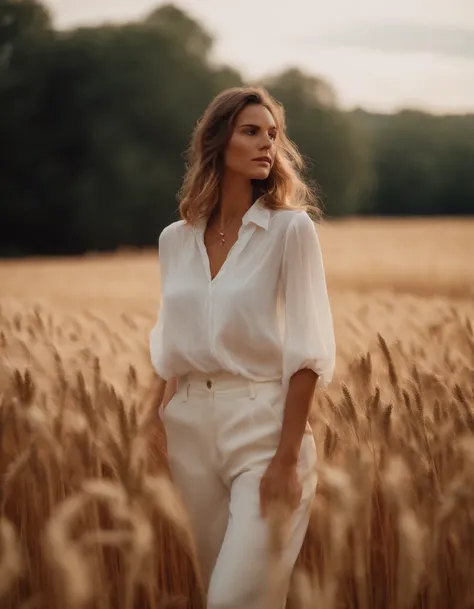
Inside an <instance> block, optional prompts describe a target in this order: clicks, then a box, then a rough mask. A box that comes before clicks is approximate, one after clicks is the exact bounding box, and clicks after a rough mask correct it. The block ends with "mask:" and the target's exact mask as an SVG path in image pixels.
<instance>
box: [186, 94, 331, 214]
mask: <svg viewBox="0 0 474 609" xmlns="http://www.w3.org/2000/svg"><path fill="white" fill-rule="evenodd" d="M250 104H260V105H262V106H265V108H267V109H268V110H269V112H270V113H271V114H272V116H273V119H274V121H275V123H276V126H277V128H278V138H277V149H276V155H275V160H274V163H273V166H272V169H271V172H270V174H269V176H268V178H266V179H265V180H252V183H253V187H254V198H255V199H257V198H262V200H263V202H264V204H265V205H266V207H268V208H270V209H304V210H305V211H307V212H308V213H310V214H311V215H312V216H316V217H319V216H320V213H321V212H320V209H319V207H318V204H317V199H316V194H315V191H314V190H313V188H311V187H310V186H309V185H308V184H306V183H305V181H304V180H303V178H302V175H301V173H302V170H303V168H304V162H303V158H302V156H301V154H300V153H299V152H298V149H297V147H296V145H295V144H294V143H293V142H292V141H291V140H290V139H289V138H288V136H287V135H286V132H285V130H286V120H285V112H284V109H283V106H282V105H281V104H280V103H279V102H278V101H277V100H276V99H274V98H273V97H272V96H271V95H270V93H268V91H266V90H265V89H263V88H262V87H233V88H231V89H226V90H224V91H222V92H221V93H219V94H218V95H217V96H216V97H215V98H214V99H213V100H212V102H211V103H210V104H209V106H208V107H207V109H206V110H205V112H204V114H203V115H202V117H201V118H200V119H199V121H198V122H197V124H196V128H195V129H194V132H193V135H192V138H191V143H190V146H189V148H188V150H187V162H186V173H185V175H184V180H183V184H182V186H181V189H180V192H179V197H178V198H179V212H180V216H181V219H183V220H185V221H186V222H188V223H190V224H195V223H196V222H197V221H198V220H200V219H201V218H208V217H209V216H210V215H211V213H212V211H213V210H214V208H215V207H216V206H217V205H218V203H219V198H220V175H221V172H222V169H223V157H224V154H223V153H224V151H225V148H226V146H227V143H228V141H229V139H230V137H231V136H232V133H233V130H234V126H235V122H236V119H237V117H238V115H239V113H240V112H241V111H242V110H243V109H244V108H245V107H246V106H248V105H250Z"/></svg>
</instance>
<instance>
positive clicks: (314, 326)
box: [150, 88, 335, 609]
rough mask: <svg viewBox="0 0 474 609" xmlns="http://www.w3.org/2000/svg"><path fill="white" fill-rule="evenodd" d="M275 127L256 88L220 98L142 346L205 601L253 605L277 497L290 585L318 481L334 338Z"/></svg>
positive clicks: (294, 166)
mask: <svg viewBox="0 0 474 609" xmlns="http://www.w3.org/2000/svg"><path fill="white" fill-rule="evenodd" d="M284 127H285V125H284V114H283V110H282V108H281V106H280V105H279V104H278V103H277V102H276V101H275V100H274V99H273V98H272V97H271V96H270V95H269V94H268V93H267V92H266V91H265V90H263V89H261V88H232V89H229V90H226V91H224V92H222V93H221V94H219V95H218V96H217V97H216V98H215V99H214V100H213V102H212V103H211V104H210V106H209V107H208V108H207V110H206V112H205V113H204V115H203V117H202V118H201V120H200V121H199V122H198V124H197V126H196V129H195V132H194V134H193V139H192V143H191V147H190V162H189V165H188V168H187V172H186V175H185V179H184V183H183V187H182V190H181V199H180V215H181V220H179V221H177V222H174V223H172V224H170V225H169V226H167V227H166V228H165V229H164V230H163V231H162V233H161V235H160V237H159V262H160V274H161V294H162V304H161V309H160V313H159V316H158V321H157V324H156V325H155V327H154V328H153V330H152V332H151V334H150V352H151V359H152V363H153V366H154V368H155V370H156V372H157V374H158V375H159V377H161V379H162V382H161V384H160V387H161V389H160V395H159V403H160V404H162V406H161V407H160V413H161V416H162V418H163V422H164V427H165V430H166V436H167V446H168V458H169V464H170V468H171V472H172V476H173V479H174V482H175V484H176V485H177V487H178V489H179V491H180V493H181V496H182V498H183V500H184V503H185V505H186V507H187V509H188V511H189V514H190V517H191V521H192V523H193V527H194V534H195V539H196V543H197V549H198V557H199V561H200V565H201V569H202V577H203V580H204V583H205V585H206V588H207V592H208V594H207V596H208V600H207V602H208V605H207V607H208V609H218V608H219V609H223V608H226V609H244V608H245V609H261V607H262V604H261V603H262V586H263V585H264V582H265V577H266V575H267V573H266V569H267V561H266V556H267V538H268V519H267V518H266V517H267V515H268V509H269V507H270V506H272V505H274V504H275V502H277V501H279V502H282V503H283V504H284V505H286V506H288V507H289V508H290V509H291V522H290V531H291V536H290V538H289V543H288V545H287V546H286V548H285V551H284V561H285V564H286V569H287V577H288V579H289V577H290V575H291V571H292V569H293V566H294V563H295V561H296V558H297V556H298V553H299V550H300V548H301V545H302V542H303V538H304V536H305V532H306V530H307V526H308V521H309V511H310V506H311V501H312V498H313V496H314V492H315V488H316V472H315V464H316V449H315V444H314V439H313V435H312V433H311V428H310V426H309V423H308V415H309V412H310V407H311V402H312V398H313V394H314V391H315V388H316V386H318V387H319V386H321V387H322V386H325V385H327V384H328V383H329V381H330V380H331V377H332V374H333V369H334V360H335V344H334V334H333V324H332V316H331V311H330V305H329V301H328V295H327V290H326V282H325V277H324V268H323V262H322V257H321V250H320V245H319V241H318V236H317V232H316V230H315V225H314V223H313V222H312V220H311V218H310V216H309V215H308V211H311V210H312V209H316V208H315V207H314V206H312V205H311V203H312V201H311V193H310V190H309V189H308V187H307V186H306V185H305V184H304V182H303V181H302V179H301V178H300V177H299V174H298V170H299V169H301V166H302V163H301V157H300V155H299V154H298V152H297V150H296V148H295V147H294V146H293V145H292V143H291V142H290V140H289V139H288V138H287V136H286V135H285V130H284ZM316 211H317V210H316ZM165 406H166V407H165ZM284 603H285V599H284V598H282V604H281V606H282V607H283V606H284Z"/></svg>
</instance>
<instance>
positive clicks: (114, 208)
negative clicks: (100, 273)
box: [0, 0, 474, 256]
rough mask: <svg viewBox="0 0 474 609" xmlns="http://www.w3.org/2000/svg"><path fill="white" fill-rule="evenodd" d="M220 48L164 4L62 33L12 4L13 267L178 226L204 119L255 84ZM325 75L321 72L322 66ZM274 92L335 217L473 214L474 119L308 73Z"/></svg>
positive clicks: (0, 73) (4, 250)
mask: <svg viewBox="0 0 474 609" xmlns="http://www.w3.org/2000/svg"><path fill="white" fill-rule="evenodd" d="M212 45H213V40H212V37H211V36H210V35H209V34H208V33H207V32H206V30H205V29H204V28H203V27H202V25H201V24H199V23H198V22H196V21H195V20H194V19H193V18H192V17H190V16H189V15H187V14H186V13H184V12H182V11H181V10H179V9H177V8H175V7H173V6H172V5H166V6H162V7H160V8H158V9H157V10H155V11H153V12H152V13H151V14H150V15H148V16H147V17H146V18H145V19H143V20H142V21H138V22H133V23H127V24H124V25H104V26H100V27H91V28H78V29H73V30H69V31H57V30H55V29H54V27H53V23H52V19H51V15H50V13H49V11H48V10H47V8H46V7H45V6H43V5H41V4H39V3H37V2H35V1H34V0H3V2H2V3H1V4H0V110H1V112H0V256H23V255H33V254H43V255H55V254H57V255H59V254H62V255H64V254H81V253H84V252H87V251H91V250H94V251H97V250H102V251H106V250H114V249H116V248H118V247H121V246H129V247H130V246H131V247H148V246H154V245H156V243H157V235H158V234H159V232H160V230H161V229H162V228H163V227H164V226H165V225H166V224H168V223H169V222H171V221H173V220H175V219H177V218H178V203H177V199H176V193H177V191H178V189H179V186H180V183H181V179H182V175H183V170H184V163H185V160H184V153H185V150H186V147H187V145H188V141H189V136H190V133H191V131H192V129H193V127H194V125H195V123H196V120H197V119H198V117H199V115H200V114H201V112H202V111H203V109H204V108H205V107H206V105H207V104H208V103H209V101H210V100H211V99H212V97H213V96H214V95H215V94H216V93H217V92H218V91H220V90H221V89H223V88H226V87H229V86H234V85H240V84H250V83H243V81H242V77H241V75H240V74H239V73H238V72H237V71H236V70H235V69H233V68H231V67H228V66H216V65H215V64H213V63H212V62H211V61H210V52H211V50H212ZM315 68H317V66H315ZM255 84H263V85H264V86H266V87H267V88H268V89H269V90H270V91H271V93H272V94H274V95H275V96H276V97H277V99H278V100H279V101H281V102H282V103H283V104H284V106H285V108H286V112H287V123H288V130H289V135H290V137H291V138H292V139H293V140H294V141H295V143H296V144H297V145H298V147H299V149H300V151H301V152H302V154H303V155H304V157H305V159H306V161H307V169H306V174H307V178H308V179H309V180H310V181H312V182H313V183H315V184H316V183H317V188H318V191H319V193H320V197H321V202H322V207H323V210H324V215H325V216H326V217H328V218H335V217H343V216H346V215H358V214H366V215H368V214H373V215H434V214H436V215H445V214H449V215H456V214H473V213H474V172H473V171H472V168H473V167H474V115H467V116H442V117H439V116H432V115H429V114H425V113H421V112H413V111H408V110H407V111H404V112H400V113H398V114H394V115H375V114H370V113H368V112H364V111H363V110H357V111H355V112H343V111H341V110H340V109H339V108H338V105H337V99H336V95H335V92H334V91H333V89H332V87H331V85H330V84H329V83H327V82H326V81H324V80H322V79H321V78H318V77H315V76H311V75H308V74H305V73H303V72H302V71H300V70H298V69H297V68H294V69H290V70H286V71H284V72H282V73H280V74H277V75H273V76H269V77H268V78H266V79H263V80H262V81H261V82H259V83H255Z"/></svg>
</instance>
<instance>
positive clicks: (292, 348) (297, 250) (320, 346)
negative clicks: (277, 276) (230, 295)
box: [282, 212, 336, 387]
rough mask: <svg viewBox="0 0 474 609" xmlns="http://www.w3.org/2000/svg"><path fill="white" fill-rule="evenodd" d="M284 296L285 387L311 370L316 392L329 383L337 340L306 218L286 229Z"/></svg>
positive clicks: (314, 235)
mask: <svg viewBox="0 0 474 609" xmlns="http://www.w3.org/2000/svg"><path fill="white" fill-rule="evenodd" d="M282 288H283V296H284V311H285V314H284V319H285V323H284V326H285V327H284V335H283V384H284V386H285V387H288V383H289V379H290V378H291V376H292V374H294V373H295V372H296V371H298V370H300V369H302V368H310V369H311V370H313V371H314V372H316V374H318V382H317V385H318V387H319V386H321V387H324V386H326V385H328V383H329V382H330V381H331V379H332V376H333V373H334V367H335V355H336V346H335V337H334V327H333V319H332V314H331V308H330V302H329V297H328V292H327V286H326V278H325V273H324V264H323V257H322V251H321V246H320V242H319V237H318V233H317V231H316V226H315V224H314V223H313V221H312V220H311V218H310V217H309V215H308V214H307V213H306V212H299V213H296V214H295V215H294V217H293V218H292V220H291V222H290V225H289V226H288V228H287V232H286V236H285V242H284V251H283V265H282Z"/></svg>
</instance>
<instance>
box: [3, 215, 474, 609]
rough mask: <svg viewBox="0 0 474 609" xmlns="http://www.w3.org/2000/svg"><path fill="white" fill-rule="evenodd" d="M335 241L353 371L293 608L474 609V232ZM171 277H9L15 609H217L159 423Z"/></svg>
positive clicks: (346, 363) (325, 450)
mask: <svg viewBox="0 0 474 609" xmlns="http://www.w3.org/2000/svg"><path fill="white" fill-rule="evenodd" d="M319 234H320V238H321V242H322V247H323V253H324V257H325V263H326V272H327V278H328V284H329V290H330V297H331V302H332V307H333V312H334V320H335V326H336V337H337V344H338V353H337V368H336V375H335V379H334V382H333V384H332V385H331V387H330V388H329V389H328V391H327V392H326V393H324V394H323V393H318V395H317V396H316V399H315V404H314V408H313V415H312V421H313V428H314V433H315V437H316V439H317V443H318V447H319V454H320V463H321V483H320V485H319V488H318V493H317V495H316V499H315V503H314V518H313V519H312V522H311V526H310V529H309V531H308V536H307V540H306V542H305V547H304V551H303V553H302V556H301V560H300V564H299V567H300V568H301V573H309V574H310V578H309V580H308V579H304V578H305V576H304V575H301V573H300V572H299V571H298V573H299V578H298V579H295V585H294V597H293V600H292V603H293V604H292V607H300V608H305V609H309V608H310V607H311V608H313V607H314V608H316V607H317V608H318V609H319V608H321V607H324V609H330V608H332V607H336V606H337V607H340V608H341V609H349V608H352V607H356V606H358V607H361V608H363V609H375V608H377V609H378V608H379V607H390V609H402V608H403V609H408V608H411V607H416V608H419V609H422V608H423V609H434V608H436V609H446V607H456V608H457V607H459V608H461V607H468V606H469V603H470V602H471V601H472V598H474V583H473V582H472V577H471V569H472V564H474V543H473V542H472V534H471V533H472V530H473V528H472V527H473V526H474V479H473V477H472V468H473V466H474V438H473V433H474V330H473V327H474V219H472V220H471V219H463V220H411V221H406V220H364V221H362V220H343V221H337V222H336V221H332V222H329V221H328V222H326V223H325V224H323V225H322V226H321V227H320V228H319ZM157 270H158V269H157V257H156V252H155V251H146V252H120V253H118V254H115V255H111V256H96V255H89V256H87V257H84V258H74V259H48V260H44V259H28V260H21V261H0V474H1V475H3V476H4V479H3V480H4V482H3V484H2V502H3V503H2V504H1V505H2V512H1V514H0V603H1V606H2V609H3V608H4V609H13V608H17V607H20V605H21V603H22V602H25V601H27V599H30V600H29V601H28V602H31V605H30V604H28V608H29V609H33V608H34V609H36V608H39V609H55V608H56V607H57V608H58V609H59V608H60V607H68V608H71V609H75V608H79V607H81V608H82V607H92V608H93V609H109V608H110V609H112V608H113V609H131V608H132V607H133V608H135V607H137V609H138V607H140V609H143V608H148V607H149V608H150V609H154V608H155V607H156V608H157V607H158V606H159V607H162V606H163V607H179V606H183V607H184V606H190V607H196V608H198V607H203V605H202V602H201V596H200V594H199V582H198V579H196V577H195V572H194V570H193V568H192V564H193V558H192V556H193V549H192V542H191V541H190V538H189V536H188V533H187V525H186V518H185V516H184V515H180V514H181V513H180V511H179V509H178V506H179V501H178V499H177V498H176V497H174V495H173V488H172V487H168V486H166V478H164V479H161V478H160V475H161V474H163V473H166V471H167V470H166V460H165V457H164V454H165V453H164V450H163V435H162V430H161V428H160V426H159V425H158V424H157V423H156V422H154V421H152V420H151V419H150V418H149V417H150V414H152V413H153V403H152V396H153V379H154V375H153V372H152V370H151V366H150V363H149V357H148V344H147V341H148V332H149V330H150V329H151V327H152V325H153V323H154V321H155V318H156V312H157V306H158V297H159V282H158V274H157ZM97 478H99V479H101V480H102V482H101V484H102V486H100V484H98V485H95V486H94V485H91V484H90V480H95V479H97ZM88 481H89V482H88ZM129 498H132V499H133V501H132V502H131V503H127V500H128V499H129ZM2 517H3V520H2ZM92 533H94V534H92ZM164 556H166V560H163V557H164ZM190 557H191V558H190ZM21 564H22V565H23V571H21V570H20V565H21ZM5 565H7V566H6V567H5ZM140 565H141V566H140ZM145 566H147V568H145ZM303 568H304V569H303ZM2 569H3V570H2ZM21 573H23V575H21ZM305 590H306V591H305ZM163 595H165V596H166V595H171V596H173V595H174V596H176V595H177V596H178V597H179V596H182V597H185V598H190V599H192V600H191V601H190V604H188V605H185V604H181V605H180V604H179V602H178V600H176V599H175V601H174V602H175V604H174V605H173V604H170V603H171V601H170V603H168V604H167V603H164V604H163V605H159V604H158V599H160V598H164V597H163ZM355 599H357V601H356V600H355ZM336 601H337V602H336Z"/></svg>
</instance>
